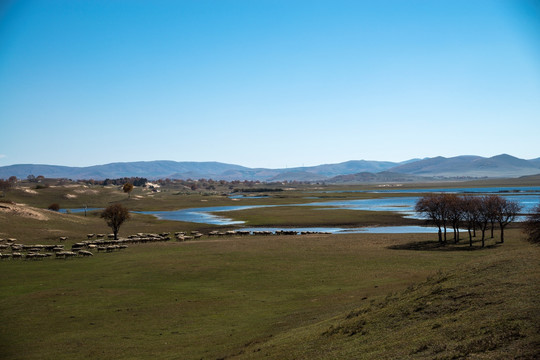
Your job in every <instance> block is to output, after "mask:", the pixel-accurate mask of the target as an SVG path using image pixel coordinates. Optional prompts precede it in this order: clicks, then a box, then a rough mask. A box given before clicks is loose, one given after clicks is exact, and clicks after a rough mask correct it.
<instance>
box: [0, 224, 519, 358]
mask: <svg viewBox="0 0 540 360" xmlns="http://www.w3.org/2000/svg"><path fill="white" fill-rule="evenodd" d="M431 236H432V235H431ZM429 238H430V236H428V235H412V234H409V235H341V236H335V235H327V236H309V237H302V236H296V237H295V236H292V237H286V236H283V237H246V238H231V239H223V240H206V241H200V242H192V243H160V244H151V245H137V246H132V247H130V248H129V249H127V250H126V251H125V252H118V253H112V254H96V256H94V257H93V258H89V259H73V260H68V261H62V260H53V259H48V260H44V261H14V260H11V261H3V262H1V263H0V267H1V269H2V274H3V276H2V280H1V281H0V286H1V292H0V308H1V309H2V310H1V311H2V314H1V315H2V321H3V326H2V327H1V329H0V348H1V349H2V351H3V356H2V358H5V359H42V358H50V359H68V358H71V359H73V358H96V357H106V358H109V359H128V358H155V357H156V356H157V357H159V358H164V359H167V358H171V359H172V358H182V359H196V358H197V359H199V358H205V359H206V358H208V359H213V358H219V357H224V356H229V355H232V354H240V353H242V352H245V351H246V350H248V349H252V347H253V346H254V345H253V344H258V345H257V346H260V344H263V343H266V342H268V341H269V340H272V339H280V337H281V336H285V337H287V336H288V335H287V334H289V335H290V334H295V333H296V332H297V331H299V329H303V328H304V327H309V326H312V325H313V324H320V323H324V324H325V326H326V327H328V326H330V323H328V321H329V319H332V318H334V317H336V316H339V314H344V313H349V312H350V311H351V309H354V308H356V307H358V306H359V305H360V304H362V303H365V302H371V301H372V300H373V301H374V303H378V302H380V301H383V299H384V298H385V296H386V294H388V293H392V292H396V291H400V290H401V289H405V288H406V287H407V286H409V285H411V284H413V283H415V282H418V281H421V280H422V279H425V278H426V277H427V276H430V275H432V274H434V273H436V271H438V270H440V269H442V270H443V271H448V270H450V269H452V268H456V267H459V268H460V267H462V266H463V265H464V264H467V263H471V262H472V263H475V262H478V263H482V262H483V261H485V259H488V258H490V257H491V256H492V255H493V254H501V253H504V252H505V251H506V250H507V249H512V248H520V247H521V246H523V245H522V243H521V242H519V241H518V240H515V239H514V237H512V236H509V240H508V241H507V242H508V244H505V246H504V247H497V248H493V249H490V250H484V251H465V252H464V251H446V252H442V251H411V250H389V249H388V246H391V245H398V244H403V243H409V242H412V241H417V240H422V239H423V240H428V239H429ZM383 330H384V329H383ZM316 333H317V336H319V330H317V332H316ZM310 336H313V334H310ZM338 338H339V337H338ZM317 339H319V338H318V337H317ZM325 339H326V338H325ZM272 341H273V340H272ZM276 341H277V340H276ZM333 341H334V340H332V341H331V342H333ZM294 343H296V342H294ZM294 343H293V344H292V345H291V344H288V345H287V344H286V343H284V344H283V345H281V344H279V346H277V348H278V349H277V350H275V351H278V353H276V354H275V357H274V358H284V357H286V355H287V354H288V353H289V351H293V350H292V349H291V348H289V347H292V348H293V349H294V347H295V345H294ZM250 344H251V345H250ZM269 346H272V342H270V343H269ZM280 348H282V349H281V350H279V349H280ZM44 354H45V355H44ZM300 354H301V353H300ZM306 356H307V355H306ZM248 358H249V356H248ZM293 358H294V357H293ZM306 358H309V357H306Z"/></svg>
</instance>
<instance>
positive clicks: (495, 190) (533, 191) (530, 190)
mask: <svg viewBox="0 0 540 360" xmlns="http://www.w3.org/2000/svg"><path fill="white" fill-rule="evenodd" d="M319 192H320V193H328V194H331V193H371V194H385V193H386V194H420V193H451V194H468V193H474V194H500V195H504V194H505V193H522V194H527V195H540V187H538V186H518V187H516V186H513V187H489V188H471V187H465V188H451V189H450V188H445V189H399V188H397V189H396V188H392V189H387V188H382V189H380V190H328V191H324V190H323V191H319Z"/></svg>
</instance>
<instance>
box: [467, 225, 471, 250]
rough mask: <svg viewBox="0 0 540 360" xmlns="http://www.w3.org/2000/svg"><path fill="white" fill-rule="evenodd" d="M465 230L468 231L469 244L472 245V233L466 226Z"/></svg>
mask: <svg viewBox="0 0 540 360" xmlns="http://www.w3.org/2000/svg"><path fill="white" fill-rule="evenodd" d="M467 231H468V232H469V246H472V234H471V228H468V229H467Z"/></svg>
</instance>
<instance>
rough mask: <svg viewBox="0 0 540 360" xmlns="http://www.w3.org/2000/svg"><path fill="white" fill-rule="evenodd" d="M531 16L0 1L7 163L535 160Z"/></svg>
mask: <svg viewBox="0 0 540 360" xmlns="http://www.w3.org/2000/svg"><path fill="white" fill-rule="evenodd" d="M539 3H540V2H538V1H533V0H523V1H520V0H506V1H499V0H484V1H483V0H475V1H470V0H465V1H462V0H439V1H431V0H429V1H428V0H425V1H405V0H395V1H392V0H377V1H375V0H374V1H360V0H356V1H341V0H326V1H318V0H310V1H294V0H284V1H281V0H250V1H242V0H213V1H210V0H206V1H205V0H198V1H196V0H193V1H163V0H154V1H137V0H86V1H84V0H64V1H59V0H42V1H5V0H4V1H2V0H0V126H1V132H2V136H1V142H0V166H4V165H10V164H20V163H39V164H56V165H69V166H87V165H96V164H105V163H110V162H123V161H139V160H175V161H221V162H226V163H233V164H239V165H244V166H250V167H270V168H284V167H294V166H302V165H305V166H308V165H318V164H323V163H337V162H343V161H347V160H360V159H366V160H387V161H403V160H408V159H411V158H423V157H433V156H439V155H440V156H446V157H450V156H457V155H472V154H474V155H481V156H494V155H498V154H501V153H508V154H511V155H514V156H518V157H521V158H526V159H530V158H537V157H539V156H540V140H539V138H540V137H539V134H540V4H539Z"/></svg>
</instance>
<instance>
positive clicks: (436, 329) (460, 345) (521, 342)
mask: <svg viewBox="0 0 540 360" xmlns="http://www.w3.org/2000/svg"><path fill="white" fill-rule="evenodd" d="M539 256H540V254H539V248H538V247H537V246H532V245H529V246H527V247H526V248H521V249H513V250H512V251H508V252H499V253H497V254H494V255H489V256H486V257H485V258H484V259H482V260H480V261H475V262H473V263H470V264H468V265H467V266H465V267H460V268H456V269H454V270H453V271H450V272H448V273H438V274H437V275H435V276H432V277H430V278H428V280H426V281H425V282H422V283H419V284H415V285H411V286H409V288H408V289H406V290H404V291H401V292H398V293H394V294H389V295H388V296H386V297H385V298H384V299H380V300H377V301H374V300H371V301H368V300H367V299H365V300H364V303H363V304H362V306H360V307H359V308H357V309H355V310H353V311H351V312H349V313H347V314H344V315H343V316H341V317H337V318H335V319H332V320H329V321H323V322H321V323H318V324H315V325H311V326H306V327H303V328H299V329H294V330H291V331H289V332H287V333H285V334H279V335H278V336H275V337H273V338H271V339H268V340H267V341H264V342H261V343H257V344H253V345H251V346H249V347H247V348H246V349H245V351H244V352H243V353H242V354H237V356H231V357H230V358H232V359H259V358H271V359H278V358H279V359H405V358H407V359H458V358H459V359H461V358H470V359H501V360H502V359H517V358H519V359H531V360H532V359H538V358H539V356H540V311H539V309H540V300H539V299H538V296H537V295H538V292H539V291H540V268H539V267H538V258H539Z"/></svg>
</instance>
